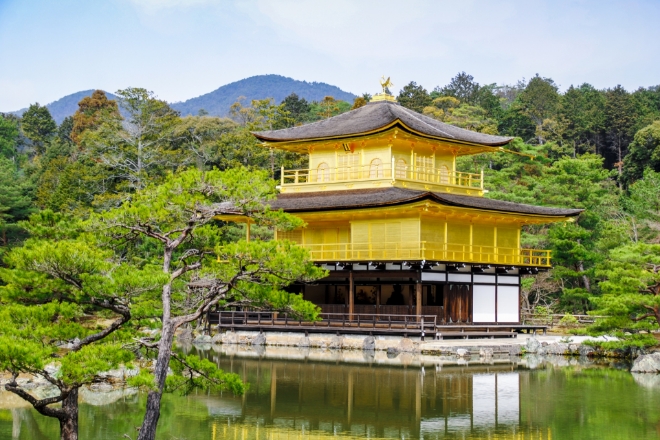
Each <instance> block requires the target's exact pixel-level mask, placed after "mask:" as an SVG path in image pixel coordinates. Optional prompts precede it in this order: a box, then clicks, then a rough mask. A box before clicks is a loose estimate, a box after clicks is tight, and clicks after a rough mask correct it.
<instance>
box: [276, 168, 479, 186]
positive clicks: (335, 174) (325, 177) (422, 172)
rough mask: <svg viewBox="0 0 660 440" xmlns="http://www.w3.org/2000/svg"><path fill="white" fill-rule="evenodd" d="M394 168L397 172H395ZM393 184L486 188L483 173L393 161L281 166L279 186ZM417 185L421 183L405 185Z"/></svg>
mask: <svg viewBox="0 0 660 440" xmlns="http://www.w3.org/2000/svg"><path fill="white" fill-rule="evenodd" d="M392 170H394V172H392ZM383 181H386V182H389V183H394V182H396V181H400V182H402V184H403V186H411V187H414V186H419V185H420V184H421V185H422V186H428V185H433V186H441V187H458V188H464V189H471V190H478V191H483V188H484V178H483V172H482V173H481V174H474V173H463V172H459V171H451V170H448V169H447V168H446V167H443V168H419V167H417V168H415V167H408V166H406V167H396V166H393V164H377V165H374V164H371V165H357V166H350V167H339V168H330V167H323V166H321V167H318V168H314V169H300V170H285V169H284V168H282V170H281V177H280V185H281V187H282V188H285V187H291V186H297V187H301V186H314V187H319V186H333V184H346V183H366V184H367V185H368V183H369V182H373V183H377V182H380V183H382V182H383ZM406 184H418V185H406Z"/></svg>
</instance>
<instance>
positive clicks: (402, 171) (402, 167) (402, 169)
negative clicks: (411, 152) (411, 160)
mask: <svg viewBox="0 0 660 440" xmlns="http://www.w3.org/2000/svg"><path fill="white" fill-rule="evenodd" d="M395 168H396V171H395V175H394V177H396V178H397V179H405V178H406V170H407V169H408V164H407V163H406V161H405V160H404V159H397V160H396V166H395Z"/></svg>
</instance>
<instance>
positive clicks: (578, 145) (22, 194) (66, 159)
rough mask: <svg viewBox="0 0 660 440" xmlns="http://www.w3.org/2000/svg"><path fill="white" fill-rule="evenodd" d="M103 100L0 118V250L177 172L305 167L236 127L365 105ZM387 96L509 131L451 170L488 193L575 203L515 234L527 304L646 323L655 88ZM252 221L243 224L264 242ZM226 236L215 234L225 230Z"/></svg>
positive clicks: (482, 89) (651, 305)
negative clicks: (543, 266)
mask: <svg viewBox="0 0 660 440" xmlns="http://www.w3.org/2000/svg"><path fill="white" fill-rule="evenodd" d="M116 96H117V100H116V101H115V100H109V99H108V98H107V97H106V95H105V94H104V93H103V92H101V91H97V92H95V93H94V94H93V95H92V96H91V97H87V98H84V99H83V100H81V101H80V103H79V109H78V111H77V112H76V114H75V115H74V116H73V117H69V118H66V119H65V120H64V121H63V122H62V123H61V124H60V125H59V126H58V125H57V124H56V123H55V121H54V120H53V119H52V117H51V115H50V114H49V112H48V109H47V108H46V107H43V106H39V105H38V104H34V105H32V106H30V108H29V109H28V110H27V111H26V112H25V113H24V114H23V116H22V117H21V118H18V117H15V116H12V115H0V259H2V258H3V255H9V254H10V253H11V252H10V250H11V249H15V248H18V247H21V246H22V245H23V244H24V243H25V242H26V240H28V241H29V239H30V237H31V234H33V233H34V232H33V231H34V226H29V225H28V223H29V221H30V219H31V218H32V219H33V218H34V217H35V216H38V215H41V216H42V218H43V216H44V215H46V216H65V217H67V216H68V218H88V217H90V215H93V214H94V213H102V212H105V211H107V210H111V209H115V208H117V207H118V206H122V204H125V203H131V201H132V200H133V199H134V197H135V195H136V194H138V193H140V192H141V191H144V190H145V188H148V187H149V186H150V185H154V184H158V183H162V182H165V181H166V180H167V178H168V176H171V175H172V173H174V174H176V173H179V172H181V171H183V170H185V169H189V168H194V169H197V170H201V171H207V170H212V169H218V170H221V171H222V170H232V169H236V168H237V167H246V168H247V169H251V170H263V171H264V172H267V173H268V174H269V175H270V177H272V178H278V176H279V175H278V170H279V169H280V167H282V166H283V167H285V168H305V167H306V159H305V158H304V157H301V156H298V155H296V154H294V153H284V152H280V151H272V150H269V149H267V148H264V147H262V146H261V145H260V144H259V143H258V141H257V140H256V139H255V138H254V136H252V135H251V132H252V131H256V130H265V129H278V128H286V127H291V126H295V125H298V124H306V123H310V122H314V121H317V120H320V119H324V118H329V117H332V116H334V115H337V114H340V113H343V112H346V111H348V110H350V109H351V108H357V107H360V106H362V105H365V104H366V103H367V102H368V101H369V100H370V99H371V96H370V95H369V94H364V95H362V96H360V97H357V98H356V99H355V101H354V102H352V103H348V102H345V101H339V100H336V99H334V98H333V97H330V96H328V97H326V98H325V99H323V100H321V101H318V102H316V101H315V102H308V101H306V100H305V99H302V98H300V97H298V96H297V95H295V94H292V95H289V96H287V97H286V98H285V99H284V100H282V101H281V102H279V103H277V102H274V101H273V100H271V99H263V100H254V101H251V102H245V100H239V101H238V102H236V103H235V104H234V105H233V106H232V108H231V112H230V117H228V118H218V117H212V116H209V115H208V114H205V112H204V111H200V112H199V114H198V115H196V116H185V117H182V116H181V115H180V114H179V113H178V112H177V111H175V110H173V109H172V108H171V107H170V106H169V105H168V104H167V103H165V102H164V101H161V100H158V99H157V98H155V97H154V95H153V94H152V93H151V92H149V91H147V90H146V89H140V88H130V89H125V90H120V91H118V92H116ZM397 99H398V102H399V103H400V104H401V105H403V106H405V107H408V108H410V109H412V110H415V111H417V112H420V113H423V114H425V115H427V116H429V117H432V118H435V119H438V120H440V121H443V122H445V123H448V124H452V125H456V126H459V127H463V128H465V129H468V130H474V131H479V132H483V133H489V134H499V135H503V136H511V137H514V138H515V139H514V140H513V141H512V143H511V144H510V145H509V146H508V147H507V148H508V150H510V151H509V152H499V153H492V154H484V155H479V156H473V157H469V158H463V159H461V162H460V166H459V170H460V171H473V172H479V171H480V170H484V171H485V175H486V187H487V189H488V190H489V192H488V194H487V196H488V197H492V198H498V199H502V200H508V201H515V202H520V203H529V204H536V205H546V206H558V207H567V208H583V209H585V212H584V213H583V214H582V215H581V216H580V217H579V219H578V220H577V221H576V222H574V223H568V224H556V225H544V226H534V227H528V228H526V229H525V231H524V242H523V247H525V248H538V249H551V250H552V255H553V265H554V268H553V269H552V270H550V271H548V272H542V273H540V274H538V275H536V276H535V277H529V278H526V279H525V280H524V285H523V288H524V289H523V290H524V295H523V308H524V310H525V311H526V312H529V313H541V314H543V313H546V314H547V313H574V314H582V313H595V314H597V315H599V316H600V315H602V316H608V318H607V319H604V320H599V321H598V322H597V324H596V325H595V326H594V327H593V328H592V329H591V330H592V331H600V332H606V331H607V332H611V331H615V330H620V331H626V332H628V333H632V334H633V335H632V336H631V337H633V338H634V337H636V336H635V334H636V333H637V332H638V331H639V330H647V329H651V328H658V322H660V197H659V194H660V86H655V87H649V88H639V89H638V90H635V91H628V90H625V89H624V88H623V87H621V86H615V87H611V88H608V89H604V90H599V89H596V88H594V87H593V86H591V85H589V84H586V83H585V84H582V85H579V86H571V87H569V88H568V89H567V90H566V91H563V92H561V91H560V90H559V87H558V86H557V85H556V84H555V83H554V81H553V80H552V79H550V78H544V77H541V76H538V75H537V76H535V77H533V78H531V79H530V80H528V81H520V82H518V83H517V84H515V85H508V86H498V85H496V84H486V85H481V84H479V83H477V82H475V81H474V78H473V77H472V76H470V75H468V74H466V73H464V72H462V73H459V74H458V75H456V76H455V77H454V78H453V79H452V80H451V81H450V83H449V84H447V85H444V86H438V87H436V88H434V89H433V90H431V91H430V92H429V91H427V90H426V89H425V88H424V87H423V86H421V85H418V84H416V83H415V82H410V83H409V84H407V85H406V86H405V87H403V88H402V89H401V91H400V92H399V94H398V96H397ZM120 108H121V109H122V111H121V113H120V111H119V109H120ZM122 115H123V116H122ZM58 218H61V217H58ZM266 229H267V228H264V229H261V230H259V229H258V230H256V231H255V232H254V234H256V236H257V237H259V236H263V237H264V238H265V237H267V236H268V232H267V230H266ZM239 236H240V235H239V234H238V232H237V231H232V230H231V229H227V231H226V236H225V237H224V239H226V240H236V239H237V237H239ZM0 265H4V266H8V265H10V263H8V262H7V261H3V262H0ZM1 282H2V281H1V277H0V283H1ZM639 338H640V339H639V340H640V341H641V342H640V344H643V343H646V342H644V336H643V335H640V336H639Z"/></svg>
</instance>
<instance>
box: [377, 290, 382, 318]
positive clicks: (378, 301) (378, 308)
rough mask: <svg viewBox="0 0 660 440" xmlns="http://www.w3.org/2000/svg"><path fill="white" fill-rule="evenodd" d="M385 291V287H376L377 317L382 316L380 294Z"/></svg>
mask: <svg viewBox="0 0 660 440" xmlns="http://www.w3.org/2000/svg"><path fill="white" fill-rule="evenodd" d="M382 290H383V285H382V284H378V285H377V286H376V315H380V293H381V291H382Z"/></svg>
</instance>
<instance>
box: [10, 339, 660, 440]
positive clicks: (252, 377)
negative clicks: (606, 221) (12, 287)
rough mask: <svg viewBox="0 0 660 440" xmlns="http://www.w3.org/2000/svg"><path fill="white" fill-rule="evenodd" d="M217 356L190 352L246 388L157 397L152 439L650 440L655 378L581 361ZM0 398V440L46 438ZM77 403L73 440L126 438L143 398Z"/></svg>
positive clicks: (658, 385)
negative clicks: (157, 414) (242, 381)
mask: <svg viewBox="0 0 660 440" xmlns="http://www.w3.org/2000/svg"><path fill="white" fill-rule="evenodd" d="M189 350H194V349H189ZM217 350H218V351H213V350H208V351H204V352H200V353H203V354H204V355H205V356H207V357H208V358H209V359H213V360H214V361H216V362H217V363H218V364H219V365H220V366H221V367H222V368H224V369H226V370H229V371H233V372H235V373H238V374H239V375H241V376H242V377H243V378H244V379H245V380H246V381H248V382H249V384H250V388H249V390H248V392H247V393H246V395H245V396H242V397H235V396H232V395H230V394H227V393H224V394H220V393H219V394H207V393H197V394H193V395H189V396H178V395H167V396H165V398H164V402H163V411H162V414H161V422H160V425H159V437H158V438H159V439H168V440H169V439H187V440H201V439H205V440H206V439H212V440H217V439H232V440H239V439H240V440H251V439H269V440H270V439H301V440H302V439H323V438H330V437H333V438H338V439H349V438H351V439H352V438H370V439H376V438H396V439H408V438H410V439H414V438H424V439H440V438H448V439H552V438H555V439H560V438H561V439H633V438H634V439H658V438H660V377H657V376H633V375H631V374H630V373H629V372H628V371H627V370H626V369H623V368H621V369H618V368H613V367H612V366H603V365H596V364H593V363H590V362H587V361H585V360H583V361H579V360H575V359H574V360H570V361H569V360H567V359H564V358H555V359H541V358H536V357H529V358H526V359H522V360H521V359H518V358H508V357H507V358H504V359H495V360H493V361H492V362H489V363H481V362H479V361H477V360H474V361H469V362H466V361H457V360H456V359H451V358H444V359H443V358H437V357H430V356H428V357H427V356H421V357H419V356H412V355H410V354H400V355H399V356H397V357H395V358H391V357H387V355H386V354H385V353H376V354H371V355H369V354H363V353H361V352H328V351H323V352H322V351H315V350H311V351H310V350H307V351H300V350H297V349H285V348H276V347H274V348H270V347H269V348H267V349H263V348H262V349H261V350H259V351H252V350H250V349H248V348H243V349H240V348H238V349H237V348H235V347H232V348H229V349H227V348H224V347H223V348H222V349H220V348H218V349H217ZM8 394H9V393H6V392H2V393H0V438H1V439H26V440H27V439H30V440H41V439H57V438H58V426H57V424H56V423H54V422H53V420H50V419H46V418H45V417H42V416H40V415H39V414H37V413H36V412H35V411H34V410H32V409H30V408H28V407H26V406H25V405H23V404H22V403H21V402H20V401H19V400H17V399H14V398H13V396H11V395H8ZM82 398H83V400H84V401H85V403H83V404H82V405H81V414H80V438H81V440H85V439H95V440H105V439H119V438H125V437H124V434H128V435H129V436H130V437H131V438H135V436H136V435H135V434H136V430H135V427H136V426H138V425H139V424H140V421H141V418H142V414H143V408H144V404H145V396H144V395H143V394H141V393H136V392H134V391H131V390H123V391H122V390H119V391H114V392H112V393H103V394H101V395H99V393H93V394H90V393H83V396H82Z"/></svg>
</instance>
